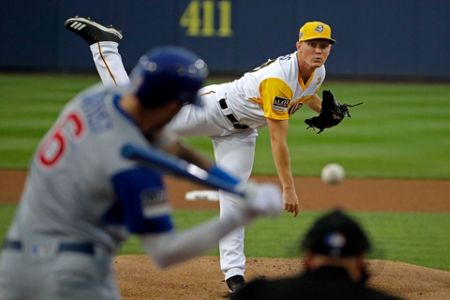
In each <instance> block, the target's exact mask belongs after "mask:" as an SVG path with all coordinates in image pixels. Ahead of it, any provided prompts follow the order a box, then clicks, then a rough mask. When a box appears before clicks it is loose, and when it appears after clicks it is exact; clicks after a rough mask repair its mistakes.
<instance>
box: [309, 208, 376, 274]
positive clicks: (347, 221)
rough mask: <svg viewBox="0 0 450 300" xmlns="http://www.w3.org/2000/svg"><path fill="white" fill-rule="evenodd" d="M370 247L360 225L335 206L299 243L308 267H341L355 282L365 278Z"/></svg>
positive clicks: (311, 268) (312, 268) (313, 268)
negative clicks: (366, 258) (366, 259)
mask: <svg viewBox="0 0 450 300" xmlns="http://www.w3.org/2000/svg"><path fill="white" fill-rule="evenodd" d="M370 247H371V245H370V241H369V239H368V237H367V235H366V234H365V232H364V231H363V229H362V228H361V226H360V225H358V223H357V222H356V221H354V220H353V219H352V218H350V217H349V216H348V215H346V214H345V213H343V212H342V211H341V210H338V209H336V210H333V211H331V212H329V213H327V214H325V215H324V216H322V217H321V218H319V219H318V220H317V221H316V222H315V223H314V224H313V225H312V227H311V228H310V229H309V230H308V231H307V233H306V235H305V237H304V239H303V241H302V243H301V248H302V250H303V251H304V254H305V255H304V263H305V267H306V269H307V270H315V269H317V268H320V267H323V266H333V267H342V268H344V269H346V270H347V272H348V273H349V275H350V277H351V278H352V279H353V280H354V281H365V280H366V279H367V278H368V276H367V275H368V274H367V271H366V263H365V260H364V257H365V253H367V252H368V251H369V250H370Z"/></svg>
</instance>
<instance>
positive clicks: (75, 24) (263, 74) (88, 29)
mask: <svg viewBox="0 0 450 300" xmlns="http://www.w3.org/2000/svg"><path fill="white" fill-rule="evenodd" d="M66 27H67V28H68V29H69V30H71V31H73V32H75V33H77V34H79V35H80V36H81V37H82V38H84V39H85V40H86V41H87V42H88V43H89V44H90V48H91V51H92V54H93V58H94V62H95V65H96V68H97V70H98V72H99V74H100V77H101V78H102V81H103V83H104V84H105V85H108V84H121V83H126V82H128V79H127V75H126V72H125V69H124V67H123V64H122V61H121V57H120V54H119V52H118V42H119V41H120V40H121V38H122V34H121V33H120V32H119V31H117V30H116V29H114V28H112V27H104V26H102V25H100V24H98V23H96V22H94V21H92V20H90V19H87V18H79V17H76V18H71V19H68V20H67V21H66ZM334 43H335V40H334V39H333V38H332V37H331V28H330V26H329V25H327V24H325V23H323V22H318V21H314V22H307V23H305V24H304V25H303V26H302V27H301V28H300V30H299V39H298V41H297V42H296V51H295V52H293V53H289V54H287V55H283V56H280V57H278V58H276V59H272V60H268V61H267V62H265V63H264V64H262V65H261V66H259V67H257V68H255V69H253V70H251V71H249V72H247V73H245V74H244V75H243V76H242V77H241V78H239V79H237V80H234V81H232V82H228V83H223V84H218V85H210V86H206V87H204V88H202V89H201V90H200V94H201V95H202V96H203V97H202V98H203V102H204V108H203V109H198V108H196V107H195V106H193V105H187V106H184V107H183V108H182V109H181V112H180V113H179V114H178V115H177V116H176V117H175V118H174V119H173V120H172V121H171V122H170V123H169V124H168V125H167V126H166V127H165V129H164V132H165V133H175V134H177V135H181V136H188V135H197V136H209V137H211V139H212V142H213V146H214V155H215V160H216V163H217V165H218V166H219V167H221V168H223V169H225V170H226V171H227V172H229V173H231V174H233V175H234V176H236V177H237V178H239V179H240V180H241V181H244V182H245V181H246V180H248V178H249V176H250V174H251V171H252V166H253V160H254V153H255V144H256V137H257V135H258V128H261V127H263V126H267V127H268V129H269V134H270V140H271V148H272V154H273V159H274V163H275V166H276V169H277V172H278V177H279V179H280V182H281V186H282V192H283V204H284V209H285V210H286V211H288V212H291V213H293V214H294V216H296V215H297V214H298V212H299V209H300V208H299V201H298V197H297V193H296V190H295V186H294V180H293V176H292V171H291V168H290V154H289V148H288V144H287V136H288V128H289V123H288V120H289V118H290V117H291V116H292V115H293V114H294V113H295V112H297V111H298V110H299V109H300V108H301V107H302V106H303V105H307V106H308V107H309V108H311V109H312V110H314V111H316V112H318V113H320V115H319V116H320V117H319V116H318V117H315V118H311V119H308V120H306V121H305V122H306V123H307V124H308V125H309V126H310V127H313V128H318V129H319V130H320V131H322V130H323V129H325V128H329V127H333V126H335V125H337V124H338V123H339V122H340V121H341V120H342V119H343V118H344V117H345V113H341V114H337V113H335V112H336V111H337V110H338V108H340V107H341V106H340V105H339V103H338V102H337V101H334V98H333V96H332V94H331V93H329V94H330V95H331V98H330V97H328V96H327V98H329V99H332V100H333V101H328V102H330V103H333V104H334V105H335V109H334V110H331V111H330V110H329V109H327V110H323V109H322V101H321V99H320V98H319V96H318V95H317V92H318V90H319V89H320V86H321V85H322V83H323V81H324V79H325V66H324V64H325V62H326V60H327V58H328V56H329V54H330V51H331V48H332V44H334ZM327 95H328V94H327ZM342 111H345V110H342ZM330 120H331V121H330ZM168 135H169V136H170V134H168ZM232 197H233V196H232V195H230V194H225V193H223V192H219V199H220V215H221V217H223V218H227V217H230V216H232V215H234V214H236V213H238V210H239V208H238V207H237V206H236V205H235V202H233V201H230V200H232ZM243 241H244V228H239V229H237V230H235V231H233V232H232V233H231V234H229V235H227V236H226V237H225V238H224V239H222V240H221V242H220V245H219V247H220V264H221V269H222V271H223V273H224V275H225V279H226V281H227V284H228V287H229V288H230V290H231V291H232V292H233V291H235V290H236V289H239V288H240V287H242V285H243V284H244V272H245V256H244V242H243Z"/></svg>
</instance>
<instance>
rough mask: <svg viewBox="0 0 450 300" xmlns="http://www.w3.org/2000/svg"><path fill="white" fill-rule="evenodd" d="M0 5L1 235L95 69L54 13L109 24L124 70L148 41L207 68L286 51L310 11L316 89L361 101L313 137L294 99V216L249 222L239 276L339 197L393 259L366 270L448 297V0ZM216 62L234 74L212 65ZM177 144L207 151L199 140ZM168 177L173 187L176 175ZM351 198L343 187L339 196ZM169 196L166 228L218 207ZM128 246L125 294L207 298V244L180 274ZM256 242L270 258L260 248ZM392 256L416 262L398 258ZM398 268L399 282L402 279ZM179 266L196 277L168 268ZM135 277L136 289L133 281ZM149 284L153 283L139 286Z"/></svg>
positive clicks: (263, 162)
mask: <svg viewBox="0 0 450 300" xmlns="http://www.w3.org/2000/svg"><path fill="white" fill-rule="evenodd" d="M1 7H2V9H1V10H0V36H1V37H2V42H1V43H0V54H1V55H0V168H1V170H0V203H5V202H7V203H6V204H2V205H0V240H2V239H3V234H4V232H5V231H6V230H7V228H8V226H9V223H10V220H11V218H12V216H13V213H14V210H15V208H16V205H15V203H16V201H17V200H18V198H19V195H20V194H19V193H20V188H21V185H22V183H23V179H24V171H25V170H26V168H27V166H28V162H29V159H30V158H31V155H32V153H33V151H34V148H35V147H36V145H37V143H38V141H39V140H40V139H41V138H42V136H43V134H44V133H45V132H46V131H47V130H48V128H49V127H50V126H51V124H52V123H53V121H54V118H55V117H56V115H57V114H58V112H59V110H60V109H61V108H62V106H63V105H64V104H65V103H66V102H67V101H68V100H69V99H70V98H71V97H73V95H75V94H76V93H77V92H79V91H80V90H82V89H83V88H85V87H87V86H89V85H90V84H92V83H94V82H97V81H98V77H97V75H96V73H95V70H94V67H93V63H92V60H91V57H90V56H91V54H90V51H89V49H88V47H87V45H86V44H85V43H84V42H83V41H81V40H80V39H79V38H78V37H77V36H75V35H73V34H72V33H69V32H68V31H67V30H65V29H64V27H63V23H64V20H65V19H66V18H68V17H72V16H74V15H80V16H91V17H93V18H95V19H97V20H99V21H101V22H105V23H106V24H108V23H112V24H114V25H115V26H117V27H118V28H121V29H122V30H123V31H124V33H125V39H124V40H123V42H122V43H121V46H120V49H121V52H122V55H123V58H124V62H125V65H126V67H127V68H128V69H130V68H131V67H132V66H133V64H134V62H135V61H136V59H137V58H138V56H139V55H140V54H142V52H144V51H146V50H147V49H148V48H151V47H153V46H156V45H160V44H177V45H182V46H186V47H188V48H191V49H193V50H194V51H196V52H198V53H199V54H200V55H201V56H202V57H204V58H205V60H206V61H207V62H208V64H209V66H210V69H211V73H212V75H213V77H212V80H214V81H223V80H226V79H229V78H234V77H235V76H237V75H239V74H241V73H242V72H243V71H246V70H248V69H249V68H253V67H255V66H257V65H259V64H260V63H262V62H264V61H265V60H266V59H268V58H273V57H276V56H278V55H283V54H286V53H288V52H293V51H294V49H295V48H294V45H295V40H296V39H297V32H298V27H299V26H300V25H301V24H302V23H303V22H305V21H307V20H312V19H317V20H323V21H325V22H328V23H329V24H331V25H332V27H333V35H334V36H335V38H336V39H337V40H338V43H337V44H336V45H335V47H334V48H333V51H332V54H331V56H330V58H329V60H328V62H327V73H328V75H327V80H326V82H325V84H324V86H323V88H324V89H325V88H326V89H331V90H332V91H333V92H335V94H336V95H338V98H339V99H341V100H344V101H345V102H350V103H352V102H353V103H354V102H356V101H357V102H359V101H364V105H362V106H359V107H358V108H355V110H354V113H353V117H352V118H351V119H346V120H345V121H344V122H343V123H342V124H341V125H340V126H338V127H337V128H334V129H333V130H330V131H329V132H325V133H323V134H321V135H315V134H314V133H312V132H310V131H306V130H305V126H304V124H303V119H304V118H306V117H309V116H310V115H311V112H308V111H307V110H302V111H300V112H299V113H298V114H297V115H298V116H296V117H295V118H293V120H292V122H290V123H291V124H290V137H289V145H290V151H291V154H292V163H293V170H294V173H295V175H300V176H301V177H299V179H300V180H299V181H300V188H298V190H299V191H301V197H302V205H303V207H302V208H303V209H304V211H303V212H302V214H301V216H300V217H299V218H292V217H291V216H289V215H288V214H285V215H283V216H282V217H280V218H279V219H278V220H277V221H275V222H274V221H271V220H267V221H261V222H258V223H257V224H255V225H254V226H252V227H250V228H249V230H248V234H247V237H246V251H247V255H248V256H249V257H258V258H257V259H250V260H249V269H250V270H249V275H250V276H254V275H265V276H269V275H279V274H283V275H286V274H287V273H288V272H292V270H294V269H296V266H298V261H296V260H295V259H294V258H295V257H297V256H298V252H297V251H295V250H294V249H296V248H297V245H298V239H299V238H300V236H301V234H302V233H303V231H304V230H305V228H307V227H308V225H309V224H310V223H311V222H312V221H313V220H314V218H315V217H317V215H318V214H319V213H320V212H321V211H322V210H323V209H324V208H325V207H330V206H331V205H333V204H334V203H335V202H334V201H341V204H342V205H343V206H344V207H346V208H349V209H351V213H352V214H353V215H354V216H355V217H357V218H358V219H359V220H360V221H361V222H362V223H363V224H364V225H365V227H366V228H367V229H368V230H369V233H370V234H371V236H372V238H373V239H374V241H375V243H376V245H379V247H380V248H381V249H382V250H383V251H382V252H381V253H380V252H376V253H375V254H374V256H373V257H374V258H377V259H380V258H381V259H388V260H390V261H394V262H395V265H394V267H395V270H396V271H397V272H398V273H393V272H391V271H392V270H393V269H390V265H389V263H382V264H381V269H382V270H383V272H381V275H382V276H378V277H377V278H376V280H378V284H379V285H380V286H382V287H389V288H390V289H391V290H392V291H394V292H399V293H400V294H402V295H408V296H411V297H408V298H409V299H415V298H417V299H446V297H448V295H450V286H449V285H448V282H450V273H449V272H448V271H450V257H449V256H448V249H449V248H450V233H449V231H448V228H449V226H450V223H449V222H450V214H449V213H450V196H449V195H450V167H449V166H450V156H449V155H448V153H449V152H448V149H449V147H450V84H449V82H450V55H449V54H450V43H449V42H448V37H449V36H450V35H449V31H450V9H449V8H450V3H449V2H448V1H443V0H432V1H427V2H425V1H414V0H411V1H406V0H400V1H384V0H381V1H377V2H374V1H356V0H352V1H350V0H348V1H347V0H344V1H321V2H306V1H294V0H291V1H288V0H285V1H273V0H272V1H268V0H262V1H254V0H240V1H237V0H216V1H213V0H203V1H199V0H189V1H188V0H184V1H175V0H166V1H164V0H160V1H151V0H149V1H142V0H140V1H104V0H100V1H85V0H81V1H63V0H61V1H57V0H47V1H24V0H18V1H11V0H4V1H2V6H1ZM44 73H45V74H44ZM74 73H76V74H77V75H74ZM224 75H227V76H228V75H231V76H232V77H227V78H224V77H217V76H224ZM340 79H345V81H339V80H340ZM189 142H191V143H192V144H193V145H194V146H195V147H198V148H199V149H202V151H205V153H207V154H210V153H211V152H210V147H211V145H210V141H209V140H208V139H205V138H200V139H192V140H189ZM268 143H269V141H268V137H267V132H266V131H264V130H261V133H260V137H259V138H258V148H257V157H256V160H255V174H259V175H260V174H265V175H273V174H274V166H273V163H272V159H271V154H270V146H269V145H268ZM327 162H339V163H341V164H343V165H344V166H345V168H346V170H347V174H348V177H350V178H349V179H347V180H346V181H345V182H344V184H343V185H342V186H340V187H335V188H333V187H326V186H324V185H320V182H318V179H317V177H318V173H319V171H320V167H321V166H323V164H325V163H327ZM11 169H13V170H11ZM367 178H371V179H374V180H373V181H365V180H366V179H367ZM392 178H395V179H396V180H394V181H391V179H392ZM404 179H407V180H404ZM388 182H389V183H388ZM177 184H178V185H177V186H176V188H175V189H172V191H173V190H176V189H178V188H179V187H180V183H177ZM360 186H361V187H362V189H361V190H359V189H358V190H357V187H360ZM350 198H352V199H354V200H355V201H354V202H353V203H352V204H350ZM176 200H179V203H178V204H180V203H181V204H180V205H183V206H177V207H176V210H175V212H174V214H175V221H176V223H177V226H178V227H180V228H186V227H189V226H192V225H193V224H196V223H198V222H200V221H201V220H204V219H206V218H208V217H211V216H212V215H214V214H216V213H217V208H215V209H213V210H201V209H200V208H199V207H198V205H197V206H196V207H192V206H189V205H188V204H187V203H186V201H183V200H182V199H181V198H180V199H176ZM319 202H320V203H322V204H323V206H320V205H319ZM417 203H419V207H418V206H416V205H417ZM393 205H396V207H393ZM209 206H210V208H211V207H215V206H214V204H211V205H209ZM142 253H143V251H142V248H141V247H140V244H139V242H138V241H137V240H136V239H132V240H131V241H130V242H128V243H127V244H125V245H124V248H123V250H122V252H121V254H122V256H120V257H119V258H118V262H119V263H118V266H119V271H121V272H120V274H119V280H120V281H121V286H122V288H123V290H124V294H123V296H124V298H125V299H128V298H127V296H129V297H130V298H133V299H140V297H142V299H145V298H146V295H149V294H151V295H155V293H158V292H160V293H161V295H165V296H166V297H163V296H161V299H171V297H167V295H168V290H170V292H173V293H179V295H178V297H175V295H172V296H173V298H180V297H184V298H185V299H187V298H186V294H184V293H185V292H186V288H188V289H189V294H190V296H191V297H192V299H211V298H216V296H218V295H219V296H221V293H223V292H224V284H223V283H222V282H220V272H219V271H218V267H217V261H216V257H215V256H214V255H217V249H216V250H213V251H211V252H210V253H209V254H210V255H213V257H212V258H209V257H207V258H202V260H201V261H200V262H202V263H204V262H205V260H206V263H205V264H202V265H201V266H199V265H198V264H197V262H196V261H194V262H193V263H192V264H190V265H188V271H187V273H183V272H181V273H177V272H180V271H179V270H180V269H176V270H175V271H174V272H175V274H174V273H173V272H167V273H157V272H156V271H154V270H153V269H152V270H150V271H149V269H148V267H147V265H146V264H144V263H143V262H142V260H146V258H142V257H141V258H139V259H140V260H139V261H138V262H137V263H136V262H135V261H132V260H134V258H133V257H129V256H126V255H135V254H142ZM124 255H125V256H124ZM268 256H270V257H272V260H270V259H260V258H259V257H268ZM211 260H212V261H211ZM398 261H400V262H406V263H409V264H413V265H414V266H413V265H409V264H404V265H402V266H401V267H400V268H399V265H398V263H396V262H398ZM206 265H207V266H206ZM133 266H135V269H133ZM418 266H425V267H428V268H433V270H432V269H426V268H424V269H419V268H418ZM394 267H392V268H394ZM126 268H130V270H128V271H129V273H127V272H126V271H124V270H123V269H126ZM379 268H380V267H379ZM435 269H440V270H442V271H437V270H435ZM177 270H178V271H177ZM399 270H400V271H399ZM184 272H186V271H184ZM202 272H203V274H202ZM205 272H208V273H207V276H205V275H204V273H205ZM379 273H380V271H379ZM413 274H414V276H415V277H414V279H411V276H412V275H413ZM406 276H409V277H408V281H406V282H400V279H403V278H404V277H406ZM187 277H189V278H193V279H194V280H195V279H196V283H192V282H189V283H188V284H187V283H186V281H184V280H183V281H180V282H177V281H179V280H180V278H182V279H185V278H187ZM198 278H202V280H198ZM133 281H134V282H133ZM136 281H137V282H139V283H140V287H141V288H142V287H144V286H145V287H146V288H147V290H146V291H145V292H144V291H141V290H140V288H138V287H136V284H135V282H136ZM381 281H383V282H384V285H383V284H381V283H379V282H381ZM400 283H402V284H403V285H399V284H400ZM196 284H198V285H199V286H196ZM376 284H377V283H376ZM156 286H158V287H159V290H158V291H155V290H152V288H154V287H156ZM195 287H197V289H195ZM164 288H167V289H166V290H164ZM163 290H164V291H163ZM140 293H141V294H140ZM142 295H144V296H142ZM180 295H182V296H180ZM131 296H132V297H131ZM217 298H220V297H217ZM155 299H159V298H158V297H155Z"/></svg>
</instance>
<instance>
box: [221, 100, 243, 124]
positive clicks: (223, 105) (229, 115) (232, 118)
mask: <svg viewBox="0 0 450 300" xmlns="http://www.w3.org/2000/svg"><path fill="white" fill-rule="evenodd" d="M219 105H220V108H221V109H223V110H228V105H227V101H225V99H224V98H222V99H220V100H219ZM228 111H229V110H228ZM224 115H225V117H227V119H228V120H230V122H231V124H233V127H234V128H236V129H247V128H249V127H248V126H247V125H245V124H241V123H239V121H238V120H237V119H236V117H235V116H234V115H233V114H232V113H231V112H230V113H225V112H224Z"/></svg>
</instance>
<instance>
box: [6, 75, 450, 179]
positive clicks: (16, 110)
mask: <svg viewBox="0 0 450 300" xmlns="http://www.w3.org/2000/svg"><path fill="white" fill-rule="evenodd" d="M97 80H98V78H97V77H96V76H86V77H84V76H69V75H62V76H56V75H54V76H52V75H10V74H7V75H6V74H0V91H1V93H2V97H1V98H0V168H21V169H24V168H26V167H27V165H28V162H29V160H30V158H31V155H32V153H33V151H34V148H35V147H36V145H37V143H38V142H39V140H40V139H41V138H42V136H43V135H44V134H45V132H46V131H47V130H48V128H49V127H50V126H51V124H52V123H53V121H54V119H55V118H56V116H57V114H58V112H59V111H60V109H61V108H62V107H63V105H64V104H65V103H67V101H68V100H69V99H70V98H71V97H73V96H74V95H75V94H76V93H78V92H79V91H81V90H82V89H84V88H86V87H87V86H89V85H91V84H93V83H95V82H96V81H97ZM223 80H224V79H216V80H215V82H218V81H219V82H220V81H223ZM323 89H331V90H332V91H333V92H334V93H335V95H336V96H337V97H338V99H340V101H341V102H345V103H357V102H360V101H363V102H364V104H363V105H361V106H358V107H355V108H352V109H351V113H352V118H347V119H345V120H344V121H343V122H342V123H341V124H340V125H339V126H337V127H335V128H332V129H330V130H326V131H325V132H323V133H321V134H319V135H317V134H315V133H314V132H313V131H312V130H306V126H305V125H304V123H303V121H304V119H305V118H307V117H310V116H312V115H313V113H312V112H311V111H310V110H309V109H307V108H303V109H301V110H300V111H299V112H297V113H296V114H295V115H294V116H293V118H292V120H291V121H290V136H289V147H290V153H291V160H292V169H293V172H294V174H295V175H301V176H318V174H319V172H320V169H321V168H322V166H323V165H324V164H326V163H329V162H338V163H340V164H342V165H343V166H344V167H345V169H346V171H347V174H348V176H349V177H380V178H388V177H389V178H428V179H450V167H449V166H450V155H448V153H449V151H448V149H450V85H449V84H418V83H414V84H413V83H410V84H407V83H395V84H394V83H351V82H326V83H325V84H324V86H323ZM188 142H189V143H191V144H192V145H194V146H195V147H197V148H198V149H200V150H201V151H202V152H203V153H205V154H207V155H209V156H210V157H212V147H211V142H210V140H209V138H205V137H199V138H191V139H188ZM254 173H255V174H275V168H274V165H273V161H272V155H271V150H270V143H269V139H268V135H267V129H262V130H261V131H260V136H259V138H258V142H257V150H256V158H255V167H254Z"/></svg>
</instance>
